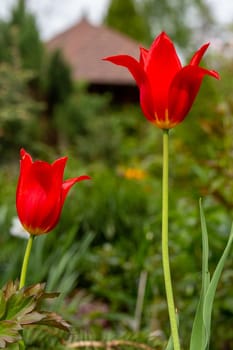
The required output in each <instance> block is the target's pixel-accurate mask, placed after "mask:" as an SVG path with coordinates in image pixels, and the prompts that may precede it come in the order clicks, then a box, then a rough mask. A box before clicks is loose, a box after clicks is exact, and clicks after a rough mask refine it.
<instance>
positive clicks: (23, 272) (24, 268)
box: [19, 235, 34, 289]
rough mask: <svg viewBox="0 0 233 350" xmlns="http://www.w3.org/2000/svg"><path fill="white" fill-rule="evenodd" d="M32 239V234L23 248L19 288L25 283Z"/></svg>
mask: <svg viewBox="0 0 233 350" xmlns="http://www.w3.org/2000/svg"><path fill="white" fill-rule="evenodd" d="M33 239H34V236H33V235H30V237H29V239H28V242H27V247H26V250H25V254H24V258H23V264H22V269H21V275H20V281H19V289H21V288H23V287H24V285H25V281H26V275H27V269H28V262H29V257H30V254H31V249H32V242H33Z"/></svg>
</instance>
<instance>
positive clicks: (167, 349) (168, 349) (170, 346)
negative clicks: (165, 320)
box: [165, 335, 173, 350]
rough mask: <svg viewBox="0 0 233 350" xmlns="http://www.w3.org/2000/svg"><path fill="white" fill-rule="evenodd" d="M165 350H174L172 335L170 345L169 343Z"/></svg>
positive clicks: (169, 340)
mask: <svg viewBox="0 0 233 350" xmlns="http://www.w3.org/2000/svg"><path fill="white" fill-rule="evenodd" d="M165 350H173V341H172V336H171V335H170V337H169V339H168V343H167V346H166V348H165Z"/></svg>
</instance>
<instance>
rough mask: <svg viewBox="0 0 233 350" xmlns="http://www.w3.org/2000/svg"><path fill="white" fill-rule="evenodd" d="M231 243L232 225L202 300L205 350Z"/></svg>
mask: <svg viewBox="0 0 233 350" xmlns="http://www.w3.org/2000/svg"><path fill="white" fill-rule="evenodd" d="M232 242H233V225H232V228H231V232H230V236H229V239H228V242H227V245H226V247H225V249H224V251H223V254H222V256H221V258H220V260H219V262H218V264H217V267H216V269H215V271H214V273H213V277H212V279H211V281H210V284H209V287H208V290H207V292H206V295H205V298H204V304H203V319H204V324H205V328H206V338H205V348H208V345H209V340H210V328H211V314H212V308H213V302H214V297H215V293H216V289H217V285H218V281H219V279H220V276H221V273H222V270H223V267H224V264H225V261H226V259H227V257H228V254H229V252H230V249H231V245H232Z"/></svg>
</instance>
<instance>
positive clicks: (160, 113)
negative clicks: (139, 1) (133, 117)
mask: <svg viewBox="0 0 233 350" xmlns="http://www.w3.org/2000/svg"><path fill="white" fill-rule="evenodd" d="M208 46H209V44H205V45H203V46H202V47H201V48H200V49H199V50H198V51H197V52H196V53H195V54H194V55H193V57H192V59H191V61H190V62H189V64H188V65H187V66H185V67H182V66H181V63H180V60H179V57H178V55H177V53H176V50H175V47H174V45H173V43H172V41H171V39H170V38H169V37H168V36H167V34H166V33H164V32H162V33H161V34H160V35H159V36H158V37H157V38H156V39H155V40H154V42H153V44H152V46H151V47H150V49H149V50H146V49H144V48H141V49H140V60H139V62H138V61H137V60H136V59H135V58H133V57H131V56H128V55H117V56H111V57H106V58H104V60H107V61H110V62H112V63H115V64H117V65H120V66H124V67H126V68H128V70H129V71H130V73H131V74H132V76H133V77H134V79H135V81H136V83H137V85H138V88H139V90H140V104H141V108H142V111H143V113H144V115H145V116H146V118H147V119H148V120H149V121H150V122H152V123H154V124H156V126H158V127H159V128H161V129H170V128H173V127H174V126H176V125H177V124H179V123H181V122H182V121H183V120H184V118H185V117H186V116H187V114H188V112H189V110H190V108H191V107H192V104H193V102H194V99H195V97H196V95H197V93H198V91H199V88H200V86H201V83H202V79H203V77H204V76H205V75H210V76H212V77H214V78H217V79H218V78H219V75H218V73H217V72H215V71H213V70H207V69H204V68H201V67H200V66H199V63H200V61H201V58H202V56H203V55H204V53H205V51H206V50H207V48H208Z"/></svg>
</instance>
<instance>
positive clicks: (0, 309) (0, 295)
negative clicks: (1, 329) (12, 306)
mask: <svg viewBox="0 0 233 350" xmlns="http://www.w3.org/2000/svg"><path fill="white" fill-rule="evenodd" d="M5 310H6V300H5V295H4V292H3V291H2V290H0V319H1V318H2V317H3V316H4V314H5Z"/></svg>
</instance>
